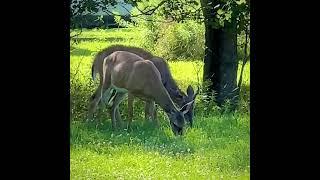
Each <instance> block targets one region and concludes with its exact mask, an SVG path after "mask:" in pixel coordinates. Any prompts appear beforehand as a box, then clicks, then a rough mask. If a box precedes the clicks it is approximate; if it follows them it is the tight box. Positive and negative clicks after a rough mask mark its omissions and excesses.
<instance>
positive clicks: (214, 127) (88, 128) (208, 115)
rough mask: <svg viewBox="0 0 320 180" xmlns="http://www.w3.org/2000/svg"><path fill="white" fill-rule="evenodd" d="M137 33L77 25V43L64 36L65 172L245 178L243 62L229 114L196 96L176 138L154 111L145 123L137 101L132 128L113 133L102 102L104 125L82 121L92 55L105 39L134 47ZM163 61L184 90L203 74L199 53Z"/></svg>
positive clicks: (246, 129) (94, 84) (106, 42)
mask: <svg viewBox="0 0 320 180" xmlns="http://www.w3.org/2000/svg"><path fill="white" fill-rule="evenodd" d="M139 32H140V31H139V29H135V28H127V29H111V30H84V32H82V34H81V35H80V36H79V37H78V38H77V43H74V42H70V46H71V50H70V52H71V55H70V63H71V64H70V73H71V79H70V83H71V89H70V91H71V98H72V100H71V106H72V107H71V108H72V117H71V122H70V126H71V130H70V131H71V134H70V144H71V147H70V178H71V179H250V150H249V149H250V141H249V139H250V114H249V113H250V111H249V93H250V90H249V89H250V88H249V87H250V71H249V70H250V64H247V65H246V67H245V71H244V78H243V87H242V89H243V91H242V92H241V102H240V106H239V108H238V109H237V110H236V112H234V113H226V112H221V111H219V109H218V108H217V107H216V106H211V105H210V104H207V103H204V102H202V101H201V98H200V96H199V97H198V98H197V100H196V102H197V104H196V110H195V111H196V117H195V120H194V123H195V124H194V128H192V129H190V128H188V129H187V130H186V133H185V134H184V136H183V137H175V136H174V135H173V134H172V132H171V128H170V127H169V124H168V118H167V117H166V116H165V115H164V113H163V112H162V111H161V110H159V112H158V114H159V115H158V118H159V120H160V128H155V127H154V126H152V125H151V124H148V123H145V122H144V110H143V103H142V102H141V101H139V100H136V101H135V106H134V109H135V111H134V121H133V124H132V127H133V129H132V130H131V131H127V130H126V129H121V130H118V131H112V130H111V120H110V116H109V114H108V113H107V110H106V109H105V108H100V109H99V114H98V118H100V119H101V120H102V122H103V124H100V125H97V123H96V122H85V121H84V116H85V113H86V108H87V104H88V98H89V97H90V95H91V93H92V92H94V90H95V88H96V87H97V82H92V80H91V76H90V70H91V63H92V60H93V57H94V55H95V53H96V52H98V51H99V50H101V49H103V48H105V47H107V46H109V45H111V44H125V45H131V46H140V41H141V36H140V33H139ZM73 33H75V32H71V34H73ZM240 64H241V63H240ZM240 64H239V71H240ZM169 66H170V69H171V72H172V75H173V77H174V79H175V80H176V81H177V83H178V84H179V86H180V88H181V89H182V90H184V91H186V88H187V86H188V85H189V84H191V85H192V86H193V87H194V88H195V87H196V85H197V84H198V81H199V80H200V81H201V79H202V67H203V63H202V62H201V60H200V59H199V60H196V59H195V60H193V61H183V60H179V61H174V60H172V61H169ZM125 102H126V101H125ZM125 102H124V103H122V104H121V106H120V108H121V110H120V111H121V114H122V116H123V119H126V112H127V111H126V110H127V109H126V103H125Z"/></svg>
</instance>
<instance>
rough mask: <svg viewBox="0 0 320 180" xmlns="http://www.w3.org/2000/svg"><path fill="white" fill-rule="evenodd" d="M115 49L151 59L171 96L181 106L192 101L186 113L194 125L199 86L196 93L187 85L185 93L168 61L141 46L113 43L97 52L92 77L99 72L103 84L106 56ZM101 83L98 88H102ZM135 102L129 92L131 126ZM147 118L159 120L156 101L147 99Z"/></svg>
mask: <svg viewBox="0 0 320 180" xmlns="http://www.w3.org/2000/svg"><path fill="white" fill-rule="evenodd" d="M115 51H127V52H131V53H134V54H136V55H138V56H140V57H142V58H143V59H149V60H150V61H151V62H152V63H153V64H154V65H155V66H156V68H157V69H158V70H159V72H160V75H161V80H162V83H163V85H164V86H165V88H166V89H167V91H168V93H169V95H170V97H171V98H172V100H173V101H174V103H176V104H177V105H178V106H179V107H182V106H183V105H185V104H187V103H189V102H192V101H193V103H192V105H191V108H190V109H189V111H188V112H187V113H186V114H185V119H186V120H187V122H188V123H189V124H190V126H191V127H192V125H193V117H194V106H195V101H194V100H195V98H196V96H197V94H198V92H199V88H198V90H197V92H196V93H194V90H193V88H192V86H191V85H189V86H188V87H187V94H185V93H184V92H183V91H182V90H181V89H180V88H179V87H178V85H177V83H176V82H175V80H174V79H173V77H172V75H171V72H170V69H169V66H168V64H167V62H166V61H165V60H164V59H163V58H160V57H157V56H153V55H152V53H150V52H148V51H146V50H144V49H142V48H139V47H133V46H124V45H112V46H110V47H107V48H105V49H103V50H101V51H100V52H98V53H97V55H96V56H95V58H94V61H93V63H92V67H91V76H92V79H93V80H95V79H96V74H97V73H98V74H99V77H100V85H101V84H102V82H101V81H102V78H101V77H102V67H103V60H104V58H105V57H107V56H108V55H110V54H111V53H113V52H115ZM100 85H99V87H98V89H99V88H101V87H100ZM98 89H97V90H96V92H95V93H94V94H93V95H92V96H91V100H93V99H94V97H95V94H96V93H97V91H98ZM133 102H134V96H133V95H132V94H130V93H128V126H130V124H131V121H132V117H133ZM145 119H146V120H148V119H151V120H152V121H154V122H156V124H158V121H157V108H156V106H155V103H154V102H153V101H146V102H145Z"/></svg>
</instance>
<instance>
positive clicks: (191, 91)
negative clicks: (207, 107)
mask: <svg viewBox="0 0 320 180" xmlns="http://www.w3.org/2000/svg"><path fill="white" fill-rule="evenodd" d="M187 94H188V96H189V97H192V96H193V94H194V91H193V88H192V86H191V85H189V86H188V88H187Z"/></svg>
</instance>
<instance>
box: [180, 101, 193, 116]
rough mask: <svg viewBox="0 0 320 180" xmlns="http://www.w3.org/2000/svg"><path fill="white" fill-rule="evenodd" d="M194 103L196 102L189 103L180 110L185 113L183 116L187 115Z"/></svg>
mask: <svg viewBox="0 0 320 180" xmlns="http://www.w3.org/2000/svg"><path fill="white" fill-rule="evenodd" d="M193 103H194V100H192V101H190V102H188V103H187V104H185V105H184V106H182V108H181V109H180V112H182V113H183V115H185V114H186V113H187V112H188V111H189V110H190V108H191V106H192V104H193Z"/></svg>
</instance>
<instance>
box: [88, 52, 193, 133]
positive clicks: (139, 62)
mask: <svg viewBox="0 0 320 180" xmlns="http://www.w3.org/2000/svg"><path fill="white" fill-rule="evenodd" d="M101 77H102V80H101V81H100V82H102V84H100V86H99V87H101V88H98V89H97V91H96V94H95V97H94V99H93V101H91V103H90V106H89V115H90V116H91V115H92V114H93V112H94V111H95V110H96V108H97V106H98V104H99V101H100V100H101V99H102V97H103V95H104V94H107V97H106V101H107V102H109V101H110V99H111V98H112V99H113V103H112V106H111V110H110V115H111V121H112V129H116V128H117V124H118V123H119V122H121V121H122V119H121V115H120V113H119V104H120V103H121V102H122V101H123V99H124V98H125V96H126V95H127V94H128V93H129V94H132V95H133V96H134V97H138V98H139V99H141V100H143V101H147V102H150V101H153V102H155V103H157V104H158V105H159V106H160V107H161V108H162V109H163V110H164V112H165V113H166V114H167V116H168V118H169V121H170V125H171V129H172V131H173V133H174V134H175V135H182V133H183V127H184V124H185V118H184V115H185V114H186V113H187V112H188V111H189V110H190V108H191V105H192V104H193V101H191V102H189V103H187V104H185V105H184V106H182V107H181V108H180V109H179V108H178V107H176V105H175V104H174V102H173V101H172V99H171V97H170V95H169V93H168V91H167V90H166V88H165V87H164V85H163V83H162V80H161V75H160V72H159V70H158V69H157V68H156V66H155V65H154V64H153V63H152V62H151V61H150V60H145V59H143V58H142V57H140V56H138V55H136V54H134V53H131V52H127V51H115V52H113V53H111V54H110V55H108V56H107V57H106V58H104V60H103V66H102V76H101ZM112 91H115V92H116V93H115V95H114V97H111V95H112V93H111V92H112Z"/></svg>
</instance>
